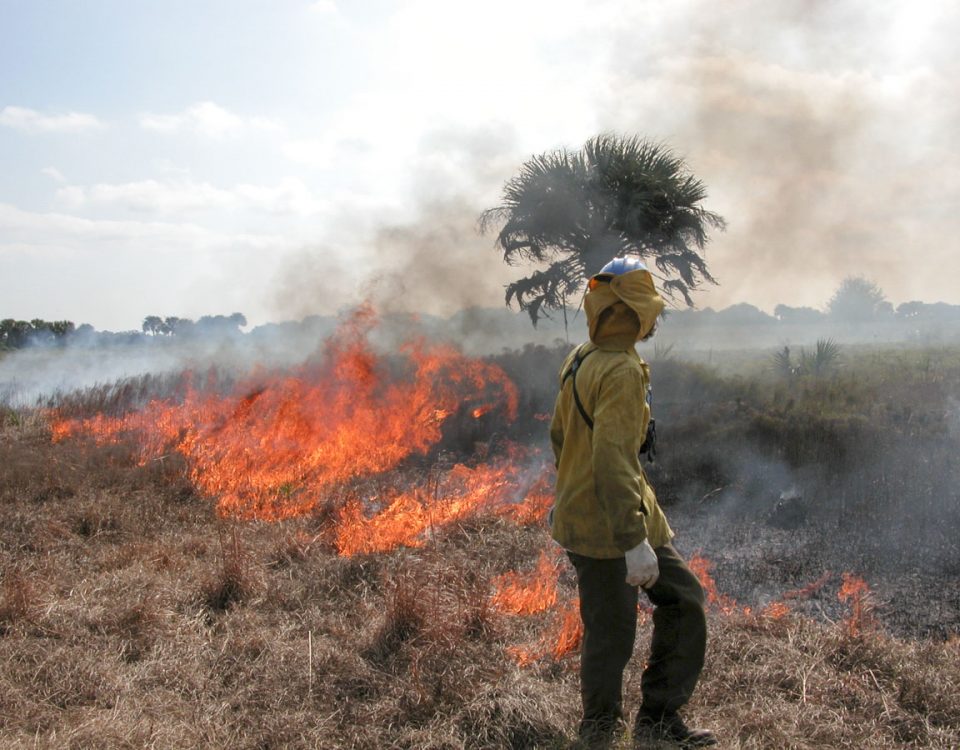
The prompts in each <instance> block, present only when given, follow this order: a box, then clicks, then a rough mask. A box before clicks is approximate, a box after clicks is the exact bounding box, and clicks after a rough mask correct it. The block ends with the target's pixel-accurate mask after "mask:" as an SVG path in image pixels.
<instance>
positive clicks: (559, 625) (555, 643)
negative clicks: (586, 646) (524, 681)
mask: <svg viewBox="0 0 960 750" xmlns="http://www.w3.org/2000/svg"><path fill="white" fill-rule="evenodd" d="M582 640H583V621H582V620H581V619H580V600H579V599H577V598H574V599H572V600H570V601H568V602H567V603H566V604H565V605H564V606H563V608H562V609H560V610H559V611H557V612H556V614H555V616H554V618H553V620H552V622H551V624H550V627H549V628H548V629H547V631H546V632H544V634H543V635H542V636H541V638H540V641H539V643H538V644H537V645H536V646H535V647H534V648H532V649H531V648H524V647H522V646H510V647H509V648H507V653H508V654H510V656H512V657H513V659H514V660H515V661H516V662H517V664H518V665H520V666H521V667H525V666H527V665H528V664H532V663H533V662H535V661H538V660H540V659H543V658H545V657H546V656H550V657H552V658H553V659H555V660H557V661H559V660H560V659H562V658H563V657H564V656H566V655H567V654H570V653H572V652H574V651H576V650H577V649H578V648H579V647H580V642H581V641H582Z"/></svg>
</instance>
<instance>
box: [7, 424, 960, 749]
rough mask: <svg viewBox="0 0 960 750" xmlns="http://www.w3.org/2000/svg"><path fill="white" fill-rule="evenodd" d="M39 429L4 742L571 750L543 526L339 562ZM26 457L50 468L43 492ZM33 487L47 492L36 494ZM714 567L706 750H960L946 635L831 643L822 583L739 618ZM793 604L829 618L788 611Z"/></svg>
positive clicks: (12, 473) (24, 449) (487, 527)
mask: <svg viewBox="0 0 960 750" xmlns="http://www.w3.org/2000/svg"><path fill="white" fill-rule="evenodd" d="M42 438H43V435H42V433H41V430H40V428H39V426H36V425H35V426H32V427H23V426H21V427H15V428H11V427H8V428H6V430H5V431H4V433H3V440H2V441H0V467H2V468H0V502H2V504H3V509H4V518H5V519H6V523H5V524H4V526H3V528H2V529H0V550H2V562H3V568H2V570H3V582H2V583H3V585H2V587H0V591H2V601H0V623H2V627H0V664H2V665H3V666H2V667H0V683H2V685H3V689H2V690H0V744H3V746H4V747H21V746H22V747H27V746H31V747H33V746H37V745H39V746H48V747H54V746H55V747H77V748H79V747H94V746H96V747H124V746H137V747H141V746H142V747H146V746H163V747H200V746H203V747H239V748H255V747H323V748H373V747H396V748H450V747H465V748H525V747H526V748H534V747H541V748H560V747H567V746H568V745H569V743H570V741H571V739H572V732H573V730H574V727H575V724H576V718H577V711H578V701H579V698H578V686H577V674H576V669H577V657H576V624H577V616H576V609H575V607H576V603H575V588H574V583H573V578H572V576H571V574H570V572H569V570H568V569H567V567H568V566H566V563H565V561H563V560H562V559H560V560H557V559H556V555H555V553H553V552H549V551H547V549H548V548H547V547H545V531H544V530H543V528H542V527H541V526H536V525H528V526H524V525H521V524H517V523H516V522H515V521H514V520H513V519H511V518H510V517H508V516H505V515H502V514H497V513H489V512H480V513H479V515H473V516H461V517H459V518H458V519H456V520H453V521H451V522H449V523H447V524H445V525H443V526H439V527H437V528H435V529H433V530H432V532H431V533H430V534H429V535H427V536H426V537H424V538H422V539H421V540H420V543H419V544H418V545H417V546H414V547H400V548H396V549H394V550H392V551H390V552H369V553H357V554H354V555H353V556H349V557H347V556H343V555H341V554H339V552H338V550H337V547H336V544H335V542H334V539H333V537H331V536H330V535H329V525H330V524H331V523H332V520H331V517H330V516H329V515H327V516H324V515H323V514H322V513H318V514H316V515H306V516H302V517H299V518H293V519H287V520H283V521H277V522H273V523H263V522H238V521H233V520H229V519H223V518H221V517H219V516H218V514H217V513H216V512H215V508H214V506H213V505H212V504H211V503H209V502H208V501H206V500H204V499H202V498H201V497H200V496H198V495H196V494H193V495H188V496H184V494H183V492H182V487H181V486H180V485H178V484H177V483H176V482H173V481H170V479H171V477H170V475H169V474H167V473H165V472H169V471H170V469H165V468H163V467H160V466H157V465H154V464H150V463H148V464H145V465H139V464H138V462H137V460H136V455H135V452H134V451H121V450H120V446H117V445H114V446H103V447H97V446H93V445H89V444H73V443H58V444H50V443H49V442H48V441H45V440H43V439H42ZM44 466H47V467H49V466H58V467H60V471H58V476H57V478H56V481H55V483H54V482H53V481H52V480H51V479H50V477H49V474H45V473H43V472H42V471H38V470H39V469H40V467H44ZM36 483H45V486H48V487H51V486H54V484H55V485H56V486H57V487H60V488H61V489H60V490H58V491H56V492H53V491H47V492H43V493H40V494H39V495H38V493H37V492H36V491H35V487H33V486H32V485H34V484H36ZM78 518H82V519H86V520H85V521H84V523H83V524H79V523H78V521H77V519H78ZM91 532H92V533H91ZM538 568H539V569H541V572H543V573H545V574H549V578H550V580H552V581H553V586H554V587H555V590H556V594H557V604H556V605H554V606H553V607H551V608H548V609H546V610H544V611H541V612H537V613H533V614H528V615H523V614H515V613H511V612H509V611H504V609H505V607H504V606H503V603H502V601H501V600H500V599H499V598H498V593H499V592H502V591H504V590H505V587H506V584H508V583H514V584H517V586H518V587H519V588H525V587H526V588H528V589H529V588H535V587H536V586H538V585H540V584H539V583H538V582H539V581H540V576H536V575H534V572H535V571H537V570H538ZM713 575H714V577H715V578H716V580H715V582H714V585H715V587H716V589H717V596H718V599H717V602H718V606H713V607H712V608H711V612H710V627H711V640H710V645H709V649H710V651H709V655H708V660H707V670H706V672H705V675H704V679H703V682H702V685H701V687H700V689H699V691H698V693H697V695H696V698H695V701H694V703H693V705H692V706H691V707H690V710H689V713H690V715H691V717H692V718H693V719H694V720H696V721H698V722H700V723H704V724H708V725H709V726H711V727H712V728H714V729H716V730H717V731H718V733H719V734H720V736H721V737H722V738H723V742H724V745H723V746H724V747H744V748H747V747H770V746H774V745H779V746H783V747H787V748H809V747H824V748H827V747H830V748H835V747H858V748H869V747H877V748H880V747H884V748H886V747H902V746H916V747H942V748H951V747H956V746H957V745H958V743H960V647H958V642H957V641H956V640H953V641H944V642H933V641H904V640H897V639H895V638H892V637H891V636H888V635H886V634H884V632H883V631H882V629H880V628H879V626H878V625H877V624H876V623H873V624H871V625H870V626H869V627H868V626H867V625H866V624H865V623H864V622H863V621H861V622H860V626H859V627H857V628H856V629H852V628H851V627H850V626H849V621H848V618H850V617H852V616H853V613H854V612H855V607H853V606H851V605H852V601H850V600H848V601H847V602H845V603H842V604H841V603H840V602H839V600H838V598H837V597H838V594H839V593H840V592H841V587H842V586H843V584H844V581H843V579H842V578H841V577H840V576H831V577H830V579H829V580H828V581H817V580H816V579H812V580H811V581H809V582H808V583H809V585H808V586H804V587H801V588H800V589H794V591H793V592H787V593H786V594H785V595H784V596H783V598H782V602H781V603H782V609H774V608H770V609H768V610H766V611H764V612H761V613H758V614H748V613H745V612H744V610H743V608H742V607H740V606H739V605H738V604H737V603H736V602H733V601H732V600H731V599H730V598H729V597H727V598H726V599H724V598H723V597H724V596H725V595H724V594H723V586H724V581H723V578H722V577H721V576H719V575H718V574H717V573H716V569H715V570H714V573H713ZM851 580H852V579H851ZM851 585H853V584H851ZM854 587H855V588H856V586H854ZM542 591H543V592H545V593H544V596H545V597H548V594H547V593H546V592H548V591H549V587H548V588H546V589H542ZM863 593H864V592H862V591H861V600H860V601H861V605H863V603H864V599H863V596H862V595H863ZM805 597H806V598H811V597H813V598H816V597H825V598H830V599H831V600H832V601H834V602H835V603H836V606H838V607H841V611H842V612H843V613H844V617H843V618H841V619H840V621H839V622H837V623H836V624H831V623H829V622H820V623H818V622H815V621H813V620H811V619H809V618H808V617H806V616H803V615H801V614H798V613H796V612H795V610H794V608H795V607H799V603H800V602H802V601H804V598H805ZM719 605H723V606H719ZM723 607H726V608H727V609H728V612H727V613H726V614H725V613H724V612H723ZM506 609H509V608H506ZM863 611H864V607H863V606H861V613H862V612H863ZM641 623H642V624H641V639H640V643H639V644H638V657H637V658H636V659H635V660H634V661H635V663H634V664H633V665H632V666H631V668H630V671H629V673H628V695H630V696H633V697H634V699H635V697H636V696H637V695H638V694H639V669H640V666H641V664H642V657H641V656H640V654H642V650H643V649H644V648H645V643H644V637H646V636H648V635H649V628H650V624H649V621H648V620H647V619H646V618H641ZM518 649H525V650H526V655H527V658H526V659H518ZM564 651H566V653H563V652H564Z"/></svg>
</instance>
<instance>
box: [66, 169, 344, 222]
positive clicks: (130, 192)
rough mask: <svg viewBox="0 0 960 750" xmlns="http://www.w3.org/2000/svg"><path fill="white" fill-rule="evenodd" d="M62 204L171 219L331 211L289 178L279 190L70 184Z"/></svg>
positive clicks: (182, 182)
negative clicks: (187, 215) (213, 213)
mask: <svg viewBox="0 0 960 750" xmlns="http://www.w3.org/2000/svg"><path fill="white" fill-rule="evenodd" d="M57 199H58V200H60V201H61V202H62V203H63V204H64V205H66V206H69V207H70V208H71V209H80V208H87V207H93V206H99V207H103V206H107V207H114V208H122V209H124V210H127V211H132V212H137V213H152V214H166V215H175V214H178V213H186V212H199V211H257V212H263V213H268V214H276V215H295V216H314V215H317V214H321V213H323V212H324V211H326V210H327V209H328V205H327V203H326V202H325V201H323V200H321V199H320V198H318V197H317V196H316V195H314V194H313V193H312V192H311V190H310V189H309V188H308V187H307V186H306V185H305V184H304V183H303V182H302V181H301V180H299V179H297V178H286V179H284V180H281V181H280V182H279V183H277V184H276V185H254V184H249V183H241V184H238V185H235V186H233V187H231V188H220V187H216V186H214V185H211V184H210V183H209V182H194V181H192V180H189V179H178V180H173V181H159V180H139V181H137V182H126V183H118V184H110V183H98V184H95V185H68V186H65V187H62V188H60V189H59V190H57Z"/></svg>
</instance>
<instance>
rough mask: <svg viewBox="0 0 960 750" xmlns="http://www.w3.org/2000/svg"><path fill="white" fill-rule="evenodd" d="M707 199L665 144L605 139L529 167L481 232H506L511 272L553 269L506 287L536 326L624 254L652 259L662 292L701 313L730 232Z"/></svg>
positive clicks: (503, 242) (501, 237) (502, 235)
mask: <svg viewBox="0 0 960 750" xmlns="http://www.w3.org/2000/svg"><path fill="white" fill-rule="evenodd" d="M706 195H707V191H706V187H705V186H704V184H703V183H702V182H701V181H700V180H698V179H697V178H695V177H694V176H693V175H692V174H691V173H690V172H689V170H688V169H687V166H686V164H685V163H684V161H683V159H681V158H680V157H678V156H676V155H675V154H674V153H672V152H671V151H670V149H668V148H667V147H665V146H664V145H662V144H659V143H653V142H650V141H645V140H642V139H640V138H638V137H625V136H617V135H600V136H597V137H595V138H591V139H590V140H589V141H587V142H586V143H585V144H584V146H583V148H582V149H580V150H579V151H575V152H571V151H569V150H567V149H557V150H555V151H550V152H547V153H544V154H541V155H539V156H535V157H533V158H531V159H529V160H528V161H527V162H525V163H524V164H523V165H522V166H521V167H520V171H519V172H518V173H517V175H516V176H515V177H513V179H511V180H510V181H509V182H507V184H506V185H505V186H504V188H503V195H502V197H501V201H502V202H501V204H500V205H499V206H497V207H495V208H492V209H489V210H488V211H486V212H485V213H484V214H483V216H482V217H481V227H482V228H483V229H492V228H493V227H495V226H496V227H500V229H499V232H498V233H497V239H496V244H497V246H498V247H499V248H500V250H502V251H503V259H504V261H505V262H506V263H508V264H510V265H515V264H518V263H521V262H523V263H529V262H533V263H537V264H540V265H543V264H547V265H546V268H544V269H542V270H537V271H535V272H534V273H532V274H531V275H530V276H527V277H525V278H522V279H518V280H517V281H515V282H513V283H512V284H510V285H509V286H508V287H507V295H506V297H507V303H508V304H509V303H510V301H511V300H516V302H517V304H518V305H519V307H520V309H521V310H525V311H527V312H528V313H529V315H530V319H531V320H532V321H533V323H534V325H536V323H537V320H538V319H539V318H540V317H541V316H542V315H545V314H547V313H549V311H551V310H552V311H557V310H564V309H565V308H566V300H568V299H570V298H573V297H575V296H576V294H577V293H578V292H579V291H580V290H581V289H582V288H583V285H584V283H585V281H586V279H587V278H588V277H589V275H590V274H592V273H596V272H597V271H598V270H599V269H600V268H601V267H602V266H603V265H604V264H605V263H606V262H607V261H609V260H610V259H611V258H613V257H615V256H620V255H633V256H636V257H639V258H647V259H649V260H651V261H652V264H651V270H652V271H653V272H654V273H655V274H656V275H657V276H658V277H659V278H660V279H661V285H660V286H661V290H662V292H663V293H664V294H666V295H667V296H668V297H671V298H673V297H679V298H681V299H683V300H685V301H686V303H687V304H688V305H692V304H693V302H692V300H691V299H690V291H692V290H694V289H696V288H697V287H698V286H699V285H700V284H701V283H703V282H705V281H706V282H711V283H712V282H713V277H712V276H711V275H710V272H709V271H708V270H707V264H706V261H705V260H704V258H703V249H704V247H705V245H706V243H707V233H708V231H709V230H710V229H711V228H714V229H719V228H723V226H724V221H723V219H722V218H721V217H720V216H719V215H717V214H715V213H713V212H711V211H707V210H706V209H705V208H703V206H702V205H701V204H702V202H703V200H704V199H705V198H706Z"/></svg>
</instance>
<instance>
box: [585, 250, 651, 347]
mask: <svg viewBox="0 0 960 750" xmlns="http://www.w3.org/2000/svg"><path fill="white" fill-rule="evenodd" d="M617 303H622V304H617ZM663 307H664V305H663V300H662V299H661V298H660V295H659V294H657V289H656V287H655V286H654V285H653V277H652V276H651V275H650V272H649V271H647V270H644V269H637V270H636V271H629V272H627V273H624V274H620V275H619V276H614V277H613V278H612V279H611V280H610V283H608V284H600V285H598V286H597V288H596V289H594V290H593V291H590V292H587V295H586V297H585V298H584V300H583V308H584V310H585V311H586V313H587V326H588V329H589V331H590V340H591V341H592V342H593V343H594V344H596V345H597V346H598V347H600V348H608V347H609V348H617V349H620V348H627V347H632V346H633V344H634V343H636V342H637V341H639V340H640V339H642V338H643V337H644V336H646V335H647V334H648V333H650V331H651V330H652V329H653V326H654V324H655V323H656V322H657V316H658V315H660V313H661V312H663ZM607 308H613V309H612V310H611V312H610V313H608V314H607V315H605V316H602V318H603V320H602V323H601V313H603V311H604V310H606V309H607ZM631 311H632V312H631ZM633 313H636V317H634V315H633Z"/></svg>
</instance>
